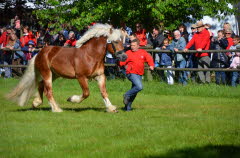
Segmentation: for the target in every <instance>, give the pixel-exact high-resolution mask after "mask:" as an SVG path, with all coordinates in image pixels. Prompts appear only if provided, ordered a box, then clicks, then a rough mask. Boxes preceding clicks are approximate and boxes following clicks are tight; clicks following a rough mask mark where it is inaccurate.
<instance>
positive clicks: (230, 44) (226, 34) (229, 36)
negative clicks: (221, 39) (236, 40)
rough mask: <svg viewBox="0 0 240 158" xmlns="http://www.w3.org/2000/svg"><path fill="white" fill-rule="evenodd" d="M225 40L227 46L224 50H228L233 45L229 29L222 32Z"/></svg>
mask: <svg viewBox="0 0 240 158" xmlns="http://www.w3.org/2000/svg"><path fill="white" fill-rule="evenodd" d="M224 33H225V36H226V39H227V40H228V46H227V48H226V49H230V47H231V46H232V45H233V38H232V30H231V29H227V30H225V31H224ZM229 54H230V53H228V54H227V55H229Z"/></svg>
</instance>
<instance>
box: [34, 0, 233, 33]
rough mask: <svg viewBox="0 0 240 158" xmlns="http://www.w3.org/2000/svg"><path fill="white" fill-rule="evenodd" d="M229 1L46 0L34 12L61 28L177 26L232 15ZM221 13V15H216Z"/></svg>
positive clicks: (43, 20) (172, 27)
mask: <svg viewBox="0 0 240 158" xmlns="http://www.w3.org/2000/svg"><path fill="white" fill-rule="evenodd" d="M230 2H232V1H229V0H219V1H215V0H213V1H209V0H196V1H192V0H138V1H136V0H81V1H77V0H72V1H67V0H46V1H42V2H41V3H42V4H43V3H44V4H45V9H39V10H37V11H36V12H35V14H36V15H37V17H38V19H39V22H40V23H41V24H48V25H49V26H50V27H60V25H61V24H68V25H71V26H75V27H76V28H78V29H83V28H84V27H85V26H87V25H89V24H90V23H91V22H103V23H112V24H113V25H116V26H119V24H120V21H121V20H123V21H125V22H126V23H127V24H128V25H129V26H132V27H133V26H134V24H135V23H136V22H142V23H143V24H144V25H145V27H146V28H151V27H152V26H153V25H164V26H165V27H166V28H168V29H175V28H176V26H177V25H179V24H181V23H184V22H192V19H193V20H194V21H195V20H199V19H201V18H202V17H203V16H204V15H209V16H211V17H217V18H221V17H223V18H224V16H226V15H228V14H233V13H234V9H231V8H229V7H228V3H230ZM217 13H218V14H217Z"/></svg>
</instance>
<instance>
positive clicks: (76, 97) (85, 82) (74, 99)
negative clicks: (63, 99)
mask: <svg viewBox="0 0 240 158" xmlns="http://www.w3.org/2000/svg"><path fill="white" fill-rule="evenodd" d="M77 80H78V82H79V84H80V86H81V88H82V91H83V92H82V95H73V96H71V97H69V98H68V99H67V101H69V102H73V103H80V102H82V101H83V100H84V99H86V98H87V97H88V96H89V94H90V93H89V88H88V79H87V78H86V77H81V78H77Z"/></svg>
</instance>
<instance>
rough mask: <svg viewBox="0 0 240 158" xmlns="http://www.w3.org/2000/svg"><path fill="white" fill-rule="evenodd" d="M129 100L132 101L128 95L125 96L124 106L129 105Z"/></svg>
mask: <svg viewBox="0 0 240 158" xmlns="http://www.w3.org/2000/svg"><path fill="white" fill-rule="evenodd" d="M129 100H130V97H128V96H126V95H123V104H124V105H125V106H127V105H128V103H129Z"/></svg>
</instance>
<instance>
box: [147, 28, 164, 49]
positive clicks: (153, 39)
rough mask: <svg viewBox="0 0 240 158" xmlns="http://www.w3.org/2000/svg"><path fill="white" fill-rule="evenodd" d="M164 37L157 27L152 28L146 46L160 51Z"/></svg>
mask: <svg viewBox="0 0 240 158" xmlns="http://www.w3.org/2000/svg"><path fill="white" fill-rule="evenodd" d="M164 39H165V37H164V36H163V34H162V33H161V32H160V30H159V28H158V27H156V26H155V27H154V28H153V33H152V34H149V37H148V39H147V42H148V44H150V45H151V46H153V48H154V49H156V48H157V49H160V48H161V47H162V46H163V40H164Z"/></svg>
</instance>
